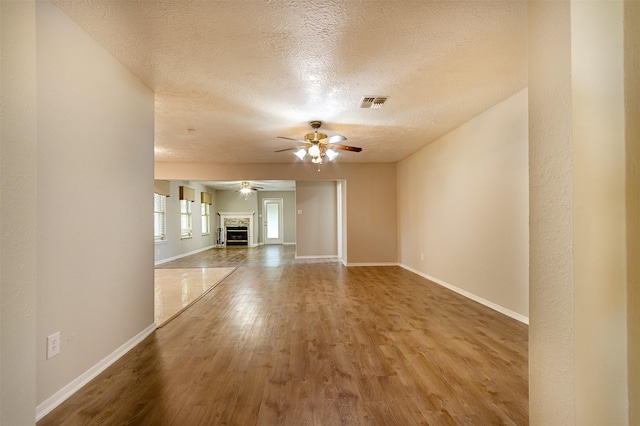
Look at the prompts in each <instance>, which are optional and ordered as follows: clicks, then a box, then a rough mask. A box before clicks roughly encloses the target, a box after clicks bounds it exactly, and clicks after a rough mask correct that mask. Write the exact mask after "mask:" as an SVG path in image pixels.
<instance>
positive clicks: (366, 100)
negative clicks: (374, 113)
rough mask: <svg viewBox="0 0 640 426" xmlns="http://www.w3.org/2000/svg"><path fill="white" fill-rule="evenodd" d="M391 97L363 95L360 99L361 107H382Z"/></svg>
mask: <svg viewBox="0 0 640 426" xmlns="http://www.w3.org/2000/svg"><path fill="white" fill-rule="evenodd" d="M387 99H389V97H388V96H363V97H362V99H361V100H360V108H382V105H384V103H385V102H386V101H387Z"/></svg>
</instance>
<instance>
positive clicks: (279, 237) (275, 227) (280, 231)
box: [262, 198, 284, 245]
mask: <svg viewBox="0 0 640 426" xmlns="http://www.w3.org/2000/svg"><path fill="white" fill-rule="evenodd" d="M282 204H283V201H282V198H264V199H263V200H262V220H263V227H264V229H263V231H264V233H263V234H262V235H264V244H265V245H267V244H283V243H284V226H283V219H282Z"/></svg>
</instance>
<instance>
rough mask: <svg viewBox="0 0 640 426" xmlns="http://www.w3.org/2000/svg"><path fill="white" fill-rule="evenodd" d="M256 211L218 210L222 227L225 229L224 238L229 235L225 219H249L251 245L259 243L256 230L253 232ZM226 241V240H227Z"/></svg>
mask: <svg viewBox="0 0 640 426" xmlns="http://www.w3.org/2000/svg"><path fill="white" fill-rule="evenodd" d="M255 214H256V212H218V215H219V216H220V227H221V228H222V230H223V235H224V236H225V237H224V238H225V239H226V235H227V224H226V223H225V221H226V220H227V219H245V220H246V219H248V220H249V238H248V240H249V247H255V246H256V245H257V244H256V243H255V238H254V235H253V234H254V232H253V229H254V228H253V216H255ZM225 242H226V241H225Z"/></svg>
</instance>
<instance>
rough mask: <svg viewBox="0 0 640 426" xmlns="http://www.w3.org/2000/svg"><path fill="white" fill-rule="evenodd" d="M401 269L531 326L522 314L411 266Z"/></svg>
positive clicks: (404, 266) (527, 318)
mask: <svg viewBox="0 0 640 426" xmlns="http://www.w3.org/2000/svg"><path fill="white" fill-rule="evenodd" d="M400 267H402V268H404V269H406V270H407V271H411V272H413V273H414V274H417V275H420V276H421V277H423V278H426V279H428V280H429V281H433V282H434V283H436V284H438V285H441V286H442V287H445V288H448V289H449V290H451V291H455V292H456V293H458V294H460V295H462V296H464V297H466V298H468V299H471V300H473V301H475V302H478V303H480V304H481V305H484V306H486V307H488V308H491V309H493V310H494V311H498V312H500V313H501V314H504V315H506V316H508V317H511V318H513V319H515V320H517V321H520V322H521V323H524V324H527V325H528V324H529V317H525V316H524V315H521V314H519V313H517V312H514V311H512V310H510V309H507V308H505V307H503V306H500V305H498V304H496V303H493V302H491V301H489V300H487V299H483V298H482V297H480V296H478V295H475V294H473V293H470V292H468V291H466V290H463V289H461V288H458V287H456V286H454V285H451V284H448V283H446V282H444V281H442V280H439V279H437V278H434V277H432V276H429V275H427V274H425V273H423V272H420V271H418V270H417V269H413V268H412V267H410V266H407V265H403V264H400Z"/></svg>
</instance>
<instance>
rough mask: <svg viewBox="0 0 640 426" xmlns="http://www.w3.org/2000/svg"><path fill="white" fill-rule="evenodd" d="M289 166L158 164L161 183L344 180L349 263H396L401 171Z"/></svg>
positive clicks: (380, 166) (378, 165)
mask: <svg viewBox="0 0 640 426" xmlns="http://www.w3.org/2000/svg"><path fill="white" fill-rule="evenodd" d="M311 166H313V165H312V164H310V163H299V162H295V163H287V164H244V165H233V164H200V163H188V164H186V163H156V164H155V174H156V178H157V179H169V180H171V179H192V180H278V179H285V180H296V181H299V180H307V181H313V180H345V181H346V182H347V187H348V190H347V206H346V211H347V223H346V228H347V229H346V232H347V241H348V248H347V261H348V263H397V261H398V234H397V228H396V226H394V225H393V224H395V223H396V222H397V208H396V165H395V164H391V163H374V164H360V163H340V161H336V162H334V163H329V164H326V165H323V166H322V169H321V171H320V172H318V171H317V170H316V169H315V168H314V167H311Z"/></svg>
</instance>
